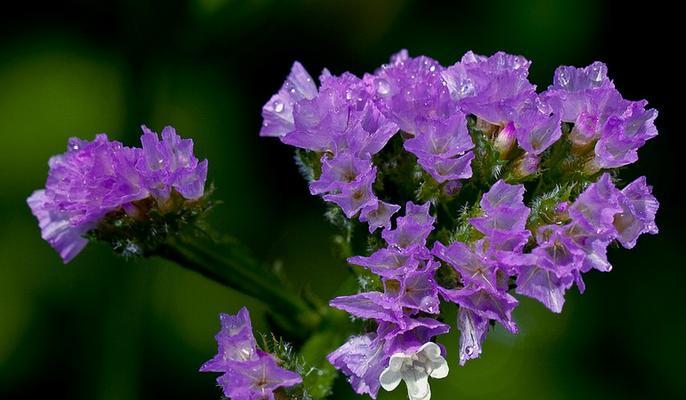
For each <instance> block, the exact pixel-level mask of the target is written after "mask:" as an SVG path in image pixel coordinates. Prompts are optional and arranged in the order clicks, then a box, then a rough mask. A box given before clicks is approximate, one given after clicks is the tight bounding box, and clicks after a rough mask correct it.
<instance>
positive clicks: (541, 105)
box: [536, 97, 553, 115]
mask: <svg viewBox="0 0 686 400" xmlns="http://www.w3.org/2000/svg"><path fill="white" fill-rule="evenodd" d="M536 108H538V111H539V112H540V113H541V114H544V115H550V114H551V113H552V112H553V109H552V107H550V105H549V104H547V103H545V102H543V101H541V99H539V98H538V97H537V98H536Z"/></svg>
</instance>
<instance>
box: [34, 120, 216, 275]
mask: <svg viewBox="0 0 686 400" xmlns="http://www.w3.org/2000/svg"><path fill="white" fill-rule="evenodd" d="M49 166H50V171H49V173H48V179H47V181H46V183H45V188H44V189H41V190H37V191H35V192H34V193H33V194H32V195H31V196H30V197H29V198H28V204H29V207H30V208H31V211H32V212H33V214H34V215H35V216H36V218H37V219H38V222H39V225H40V228H41V232H42V237H43V239H45V240H46V241H48V243H50V245H51V246H52V247H53V248H54V249H55V250H56V251H57V252H58V253H59V254H60V256H61V257H62V260H63V261H64V262H65V263H66V262H69V261H71V260H72V259H73V258H74V257H75V256H76V255H77V254H78V253H79V252H81V250H83V248H84V247H85V246H86V244H87V243H88V240H87V239H86V238H85V237H84V235H85V234H86V233H88V232H89V231H91V230H92V229H94V228H96V227H97V225H98V223H99V222H100V221H102V220H103V218H104V217H105V216H106V215H108V214H109V213H112V212H115V211H123V212H124V213H126V214H127V215H130V216H132V217H134V218H141V217H145V215H144V214H145V212H146V209H147V208H149V207H150V204H148V203H151V202H152V203H154V205H155V207H157V208H158V209H159V210H165V209H166V208H169V207H170V206H171V203H174V202H175V201H176V200H177V197H179V196H180V198H181V199H183V200H187V201H188V200H190V201H193V200H198V199H200V198H201V197H202V196H203V194H204V189H205V180H206V178H207V160H204V161H200V162H199V161H198V159H197V158H196V157H195V156H194V155H193V141H192V140H191V139H181V137H179V135H177V134H176V131H175V130H174V128H172V127H169V126H168V127H166V128H164V130H163V131H162V139H161V140H160V138H159V137H158V135H157V134H156V133H155V132H153V131H151V130H150V129H148V128H147V127H145V126H143V135H142V136H141V147H140V148H138V147H126V146H123V145H122V144H121V143H119V142H117V141H110V140H109V139H108V138H107V135H105V134H99V135H97V136H96V137H95V139H94V140H93V141H90V142H89V141H85V140H80V139H77V138H72V139H69V144H68V146H67V152H66V153H64V154H60V155H56V156H54V157H52V158H51V159H50V161H49Z"/></svg>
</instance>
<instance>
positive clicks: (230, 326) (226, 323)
mask: <svg viewBox="0 0 686 400" xmlns="http://www.w3.org/2000/svg"><path fill="white" fill-rule="evenodd" d="M219 320H220V322H221V329H220V330H219V333H217V335H216V336H215V339H216V340H217V346H218V348H219V349H218V352H217V355H215V356H214V357H213V358H212V359H211V360H209V361H207V362H206V363H205V364H203V365H202V367H200V371H201V372H224V371H225V370H226V369H227V368H228V367H229V366H230V365H231V362H232V361H248V360H256V359H258V358H259V355H258V351H257V347H256V344H255V338H254V337H253V333H252V325H251V323H250V314H249V313H248V309H247V308H245V307H243V308H241V309H240V311H238V313H236V315H228V314H224V313H222V314H219Z"/></svg>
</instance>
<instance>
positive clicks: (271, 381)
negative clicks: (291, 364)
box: [200, 307, 302, 400]
mask: <svg viewBox="0 0 686 400" xmlns="http://www.w3.org/2000/svg"><path fill="white" fill-rule="evenodd" d="M219 318H220V321H221V330H220V331H219V333H217V335H216V336H215V338H216V339H217V345H218V352H217V354H216V355H215V356H214V358H212V359H211V360H209V361H207V362H206V363H205V364H203V365H202V367H200V371H201V372H220V373H222V375H221V376H220V377H219V378H217V383H219V386H221V387H222V390H223V391H224V396H226V397H228V398H230V399H232V400H254V399H270V400H273V399H274V391H276V390H278V389H279V388H284V387H289V386H294V385H297V384H300V383H301V382H302V378H301V377H300V375H298V374H297V373H295V372H293V371H289V370H287V369H284V368H282V367H281V366H279V360H278V359H277V358H275V357H274V356H273V355H271V354H269V353H267V352H264V351H262V350H260V349H259V348H258V347H257V344H256V343H255V337H254V336H253V332H252V325H251V324H250V314H249V313H248V309H247V308H245V307H243V308H242V309H241V310H240V311H239V312H238V313H236V315H227V314H221V315H220V316H219Z"/></svg>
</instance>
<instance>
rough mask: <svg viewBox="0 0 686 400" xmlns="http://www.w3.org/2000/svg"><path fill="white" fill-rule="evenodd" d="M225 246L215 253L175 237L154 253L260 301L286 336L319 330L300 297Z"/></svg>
mask: <svg viewBox="0 0 686 400" xmlns="http://www.w3.org/2000/svg"><path fill="white" fill-rule="evenodd" d="M225 247H226V249H222V250H224V251H222V252H221V253H218V252H216V251H214V250H213V249H211V248H209V247H208V246H207V245H204V244H202V243H200V241H195V240H193V239H189V238H185V237H176V238H174V239H171V240H168V241H167V242H166V243H164V244H162V245H161V246H160V247H159V248H158V250H157V252H156V254H157V255H158V256H160V257H162V258H165V259H167V260H170V261H173V262H174V263H176V264H178V265H180V266H182V267H185V268H188V269H190V270H193V271H195V272H198V273H200V274H201V275H203V276H205V277H207V278H209V279H212V280H214V281H215V282H218V283H220V284H222V285H224V286H227V287H229V288H232V289H234V290H236V291H238V292H240V293H243V294H246V295H248V296H251V297H254V298H256V299H258V300H260V301H262V302H263V303H264V304H266V305H267V306H269V310H270V311H271V312H272V315H273V317H274V321H275V323H276V324H277V325H278V326H279V328H281V329H283V330H284V331H286V332H287V333H288V335H289V336H293V337H294V338H300V339H303V338H306V337H307V336H309V334H310V333H311V332H312V331H314V330H315V329H316V328H317V327H318V325H319V324H320V322H321V315H320V313H319V312H318V310H316V309H315V307H313V306H312V305H311V304H309V303H307V302H306V301H305V300H304V299H303V298H302V297H301V296H300V294H298V293H296V292H295V291H294V290H292V289H291V288H290V287H289V286H288V285H285V284H284V283H281V282H280V279H279V278H278V277H277V276H276V275H275V274H274V273H272V272H271V271H269V270H268V269H267V268H265V267H264V266H263V265H262V264H261V263H259V262H258V261H257V260H255V259H254V258H253V257H252V256H251V255H250V254H247V253H246V252H245V251H244V250H243V249H241V248H240V247H239V246H238V245H236V244H231V245H229V246H225Z"/></svg>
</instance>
